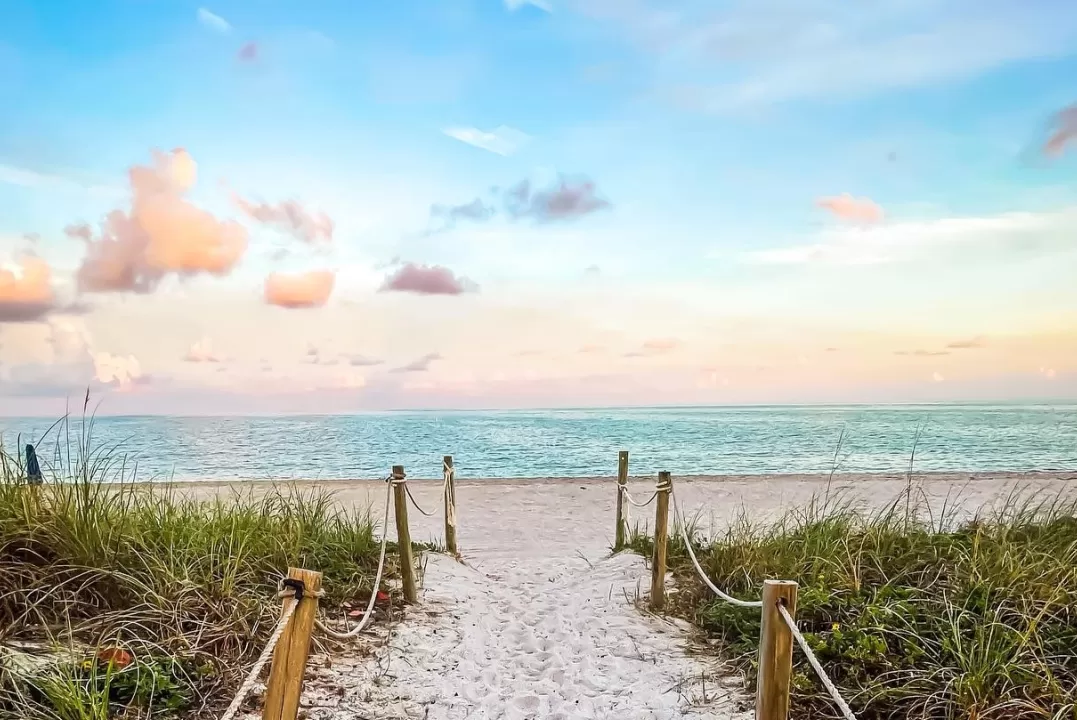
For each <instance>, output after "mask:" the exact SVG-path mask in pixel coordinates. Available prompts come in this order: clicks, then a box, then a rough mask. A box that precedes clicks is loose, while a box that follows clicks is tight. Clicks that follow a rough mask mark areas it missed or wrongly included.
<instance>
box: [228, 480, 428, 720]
mask: <svg viewBox="0 0 1077 720" xmlns="http://www.w3.org/2000/svg"><path fill="white" fill-rule="evenodd" d="M403 482H404V478H402V477H401V478H397V477H396V476H393V475H390V476H389V477H387V478H386V483H385V517H384V519H383V520H382V533H381V557H379V558H378V573H377V575H375V576H374V585H373V586H372V587H371V588H370V601H369V602H367V605H366V612H365V613H364V614H363V617H362V619H361V620H360V621H359V624H358V625H356V626H355V627H353V628H352V629H351V630H348V631H347V632H339V631H337V630H334V629H333V628H331V627H329V626H328V625H326V624H325V623H323V622H322V621H321V620H317V619H315V621H314V624H315V626H317V628H318V629H319V630H321V631H322V632H324V633H325V634H326V635H328V636H329V637H331V638H334V639H336V640H351V639H352V638H354V637H355V636H357V635H358V634H359V633H361V632H363V628H365V627H366V626H367V623H369V622H370V620H371V618H373V617H374V602H375V601H376V600H377V599H378V588H379V587H381V575H382V572H383V571H384V570H385V545H386V543H387V542H388V540H389V499H390V498H391V497H392V494H393V485H399V484H400V483H403ZM404 487H407V485H405V486H404ZM222 720H224V719H223V718H222Z"/></svg>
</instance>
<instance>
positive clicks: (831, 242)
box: [742, 208, 1077, 265]
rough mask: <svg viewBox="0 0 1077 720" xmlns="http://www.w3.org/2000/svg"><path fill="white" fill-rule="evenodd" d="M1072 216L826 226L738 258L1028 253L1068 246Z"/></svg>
mask: <svg viewBox="0 0 1077 720" xmlns="http://www.w3.org/2000/svg"><path fill="white" fill-rule="evenodd" d="M1075 221H1077V208H1070V209H1065V210H1060V211H1054V212H1045V213H1028V212H1018V213H1005V214H1001V215H994V216H986V217H952V218H939V219H936V220H921V221H907V222H892V223H889V224H887V225H878V226H872V227H850V228H828V229H826V230H824V231H822V232H821V233H819V234H817V235H816V236H815V238H816V241H815V242H810V243H804V244H800V245H790V246H786V247H778V248H767V249H763V250H753V251H749V252H746V253H743V255H742V258H743V259H744V260H745V261H746V262H749V263H755V264H764V265H808V264H819V265H873V264H881V263H893V262H899V261H913V260H918V259H925V258H926V259H938V258H939V257H940V256H942V255H944V254H946V253H959V254H961V256H962V257H965V256H967V255H968V253H970V252H975V257H976V258H984V257H987V256H988V255H990V254H991V253H996V254H999V253H1001V254H1008V255H1012V254H1013V253H1018V254H1023V255H1024V256H1031V255H1035V254H1048V253H1051V252H1067V251H1070V250H1071V248H1072V245H1071V241H1070V238H1071V237H1072V236H1071V234H1070V233H1071V230H1070V228H1072V227H1073V223H1074V222H1075ZM1018 256H1020V255H1018ZM1011 259H1012V258H1011Z"/></svg>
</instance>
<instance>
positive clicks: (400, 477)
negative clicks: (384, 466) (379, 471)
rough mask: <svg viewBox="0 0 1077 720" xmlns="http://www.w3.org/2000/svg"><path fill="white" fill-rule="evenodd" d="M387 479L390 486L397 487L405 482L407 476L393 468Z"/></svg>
mask: <svg viewBox="0 0 1077 720" xmlns="http://www.w3.org/2000/svg"><path fill="white" fill-rule="evenodd" d="M387 479H388V480H389V482H390V483H391V484H393V485H399V484H400V483H404V482H407V481H408V476H407V473H405V472H404V471H403V470H397V469H396V468H393V471H392V472H391V473H389V477H388V478H387Z"/></svg>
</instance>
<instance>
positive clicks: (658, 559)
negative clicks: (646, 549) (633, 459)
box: [651, 471, 673, 610]
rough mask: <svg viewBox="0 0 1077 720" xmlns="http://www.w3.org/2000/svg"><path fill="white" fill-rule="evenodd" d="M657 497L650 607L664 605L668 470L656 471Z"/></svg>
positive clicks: (670, 487)
mask: <svg viewBox="0 0 1077 720" xmlns="http://www.w3.org/2000/svg"><path fill="white" fill-rule="evenodd" d="M656 489H657V490H658V497H656V498H655V501H654V502H655V505H656V506H657V510H655V516H654V555H652V556H651V609H652V610H661V609H662V608H664V607H665V606H666V535H667V534H668V531H669V494H670V493H671V492H673V479H672V478H671V477H670V475H669V473H668V472H665V471H663V472H660V473H658V486H657V488H656Z"/></svg>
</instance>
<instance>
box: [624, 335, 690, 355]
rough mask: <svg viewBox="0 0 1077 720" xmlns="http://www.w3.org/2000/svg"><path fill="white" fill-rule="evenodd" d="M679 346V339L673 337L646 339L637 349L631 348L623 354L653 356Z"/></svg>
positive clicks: (671, 350)
mask: <svg viewBox="0 0 1077 720" xmlns="http://www.w3.org/2000/svg"><path fill="white" fill-rule="evenodd" d="M679 346H680V341H679V340H676V339H675V338H656V339H654V340H647V341H646V342H644V343H643V344H642V345H641V346H640V347H639V349H637V350H631V351H629V352H626V353H625V354H624V356H625V357H630V358H631V357H653V356H655V355H665V354H667V353H670V352H673V351H674V350H676V349H677V348H678V347H679Z"/></svg>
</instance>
